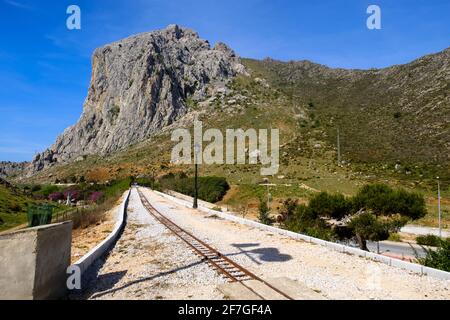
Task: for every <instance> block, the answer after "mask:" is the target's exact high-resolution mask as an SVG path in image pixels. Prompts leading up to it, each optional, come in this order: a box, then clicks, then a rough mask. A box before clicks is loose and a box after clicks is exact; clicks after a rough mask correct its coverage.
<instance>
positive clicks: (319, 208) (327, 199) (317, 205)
mask: <svg viewBox="0 0 450 320" xmlns="http://www.w3.org/2000/svg"><path fill="white" fill-rule="evenodd" d="M351 208H352V204H351V202H350V201H349V200H347V199H346V198H345V197H344V196H343V195H342V194H336V195H332V194H328V193H326V192H321V193H319V194H317V195H315V196H314V197H313V198H312V199H311V200H310V202H309V210H310V211H311V214H312V215H313V216H314V217H319V216H324V217H328V218H334V219H341V218H343V217H344V216H346V215H348V214H349V213H350V212H351Z"/></svg>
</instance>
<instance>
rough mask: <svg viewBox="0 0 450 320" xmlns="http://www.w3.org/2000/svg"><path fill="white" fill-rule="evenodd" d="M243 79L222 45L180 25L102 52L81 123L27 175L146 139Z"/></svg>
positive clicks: (94, 62)
mask: <svg viewBox="0 0 450 320" xmlns="http://www.w3.org/2000/svg"><path fill="white" fill-rule="evenodd" d="M239 73H245V69H244V67H243V66H242V64H240V60H239V58H238V57H237V56H236V55H235V53H234V52H233V51H232V50H231V49H230V48H228V47H227V46H226V45H225V44H223V43H218V44H217V45H216V46H215V47H214V48H211V46H210V44H209V43H208V41H205V40H202V39H200V38H199V36H198V34H197V33H195V32H194V31H192V30H189V29H185V28H181V27H179V26H177V25H170V26H169V27H167V28H166V29H163V30H159V31H154V32H149V33H143V34H139V35H136V36H133V37H130V38H127V39H124V40H121V41H118V42H115V43H112V44H110V45H106V46H104V47H102V48H99V49H97V50H96V51H95V53H94V55H93V59H92V78H91V85H90V88H89V92H88V96H87V99H86V101H85V103H84V108H83V113H82V115H81V118H80V119H79V121H78V123H77V124H75V125H74V126H72V127H69V128H68V129H66V130H65V131H64V133H63V134H62V135H61V136H60V137H58V139H57V140H56V142H55V144H54V145H53V146H51V147H50V148H49V149H48V150H46V151H45V152H43V153H42V154H39V155H37V156H36V158H35V159H34V160H33V161H32V164H31V166H30V168H29V169H30V172H31V173H33V172H36V171H40V170H43V169H45V168H47V167H48V166H51V165H52V164H54V163H58V162H67V161H71V160H75V159H82V158H83V157H84V156H86V155H90V154H108V153H111V152H113V151H116V150H119V149H122V148H124V147H127V146H129V145H131V144H133V143H136V142H139V141H142V140H144V139H145V138H148V137H149V136H151V135H152V134H154V133H156V132H158V131H159V130H160V129H161V128H163V127H165V126H167V125H170V124H171V123H173V122H174V121H176V120H177V119H179V118H180V117H181V116H183V115H184V114H186V113H187V111H188V102H189V101H192V100H201V99H203V98H205V97H206V95H207V94H208V90H210V88H211V87H214V86H217V85H223V84H224V83H225V82H226V81H228V80H229V79H231V78H232V77H234V76H235V75H237V74H239Z"/></svg>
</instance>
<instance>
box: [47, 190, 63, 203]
mask: <svg viewBox="0 0 450 320" xmlns="http://www.w3.org/2000/svg"><path fill="white" fill-rule="evenodd" d="M63 199H64V194H63V193H62V192H53V193H51V194H50V195H49V196H48V200H50V201H53V202H56V201H58V200H63Z"/></svg>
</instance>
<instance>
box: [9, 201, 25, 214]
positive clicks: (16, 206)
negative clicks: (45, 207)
mask: <svg viewBox="0 0 450 320" xmlns="http://www.w3.org/2000/svg"><path fill="white" fill-rule="evenodd" d="M9 208H10V209H11V211H12V212H20V211H22V206H21V205H20V204H18V203H17V202H13V203H11V205H10V207H9Z"/></svg>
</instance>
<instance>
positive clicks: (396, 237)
mask: <svg viewBox="0 0 450 320" xmlns="http://www.w3.org/2000/svg"><path fill="white" fill-rule="evenodd" d="M388 240H389V241H394V242H402V239H401V238H400V235H399V234H398V233H392V234H390V235H389V238H388Z"/></svg>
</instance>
